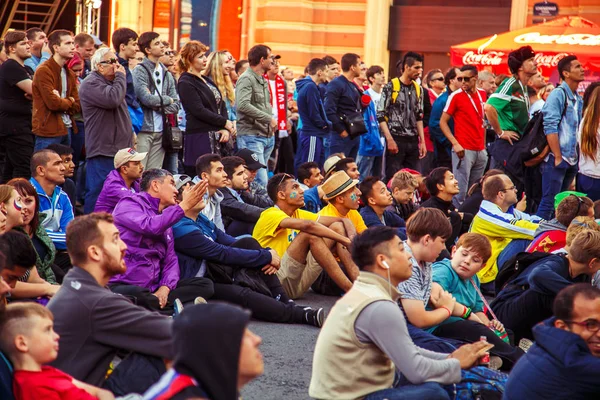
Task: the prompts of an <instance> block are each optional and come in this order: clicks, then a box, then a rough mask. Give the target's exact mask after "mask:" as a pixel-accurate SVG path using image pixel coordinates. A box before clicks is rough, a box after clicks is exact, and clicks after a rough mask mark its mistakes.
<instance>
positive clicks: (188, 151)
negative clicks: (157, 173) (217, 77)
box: [177, 40, 235, 176]
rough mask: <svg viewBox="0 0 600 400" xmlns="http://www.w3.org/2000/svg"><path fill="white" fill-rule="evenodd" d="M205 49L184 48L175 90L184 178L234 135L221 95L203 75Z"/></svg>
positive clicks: (189, 45) (191, 44)
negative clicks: (181, 117)
mask: <svg viewBox="0 0 600 400" xmlns="http://www.w3.org/2000/svg"><path fill="white" fill-rule="evenodd" d="M207 50H208V48H207V47H206V46H205V45H204V44H202V43H200V42H199V41H197V40H192V41H190V42H188V43H186V44H185V46H183V48H182V49H181V52H180V59H179V69H180V70H181V71H182V74H181V77H180V78H179V82H178V83H177V90H178V91H179V98H180V100H181V104H182V105H183V109H184V110H185V114H186V130H185V137H184V142H183V164H184V166H185V172H186V174H188V175H190V176H194V175H196V171H195V165H196V159H197V158H198V157H200V156H201V155H203V154H207V153H215V154H220V150H221V143H226V142H227V141H229V138H230V135H232V134H234V133H235V128H234V126H233V123H232V122H231V121H230V120H228V119H227V107H226V105H225V101H223V95H222V94H221V92H220V91H219V89H218V88H217V86H216V85H215V84H214V82H213V81H212V80H211V79H210V78H207V77H205V76H203V75H202V71H203V70H204V68H205V67H206V51H207Z"/></svg>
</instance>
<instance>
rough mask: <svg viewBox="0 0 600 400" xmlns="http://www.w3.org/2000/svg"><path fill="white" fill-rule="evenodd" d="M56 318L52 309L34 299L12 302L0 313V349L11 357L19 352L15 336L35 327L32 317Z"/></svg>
mask: <svg viewBox="0 0 600 400" xmlns="http://www.w3.org/2000/svg"><path fill="white" fill-rule="evenodd" d="M35 316H37V317H40V318H48V319H50V320H52V321H53V320H54V316H53V315H52V311H50V310H49V309H48V308H47V307H44V306H42V305H41V304H38V303H36V302H33V301H29V302H17V303H11V304H8V305H7V306H6V308H5V309H4V310H3V311H2V313H0V332H2V335H0V350H2V351H3V352H5V353H6V354H7V355H8V357H9V358H11V356H14V355H15V354H17V351H18V350H17V348H16V347H15V337H16V336H17V335H29V334H30V333H31V331H32V329H33V321H32V317H35Z"/></svg>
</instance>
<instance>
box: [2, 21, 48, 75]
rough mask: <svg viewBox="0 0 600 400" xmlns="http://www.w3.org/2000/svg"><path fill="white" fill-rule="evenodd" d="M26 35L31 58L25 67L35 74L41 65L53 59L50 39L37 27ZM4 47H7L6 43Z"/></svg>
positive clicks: (30, 29) (29, 30)
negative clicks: (49, 46)
mask: <svg viewBox="0 0 600 400" xmlns="http://www.w3.org/2000/svg"><path fill="white" fill-rule="evenodd" d="M26 33H27V40H28V41H29V44H30V46H31V57H29V58H28V59H27V60H25V65H26V66H27V67H29V68H31V69H32V70H33V72H35V71H36V70H37V67H38V66H39V65H40V64H42V63H43V62H44V61H46V60H48V59H49V58H50V57H51V54H50V49H49V48H48V38H47V37H46V33H45V32H44V31H43V30H41V29H40V28H37V27H35V28H29V29H27V31H26ZM4 40H5V41H6V38H5V39H4ZM4 45H5V46H6V43H5V44H4ZM7 53H8V52H7Z"/></svg>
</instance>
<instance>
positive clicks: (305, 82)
mask: <svg viewBox="0 0 600 400" xmlns="http://www.w3.org/2000/svg"><path fill="white" fill-rule="evenodd" d="M307 70H308V76H307V77H306V78H304V79H300V80H298V81H297V82H296V88H297V90H298V101H297V103H298V113H299V114H300V119H301V120H302V128H301V129H300V131H299V133H298V149H297V150H296V163H295V164H296V165H295V167H296V170H298V167H299V166H300V165H301V164H303V163H305V162H316V163H317V165H318V166H319V168H321V167H322V166H323V162H325V147H324V145H323V139H324V138H325V137H326V136H327V135H329V131H330V130H331V126H332V125H331V122H330V121H329V120H328V119H327V114H326V113H325V107H324V105H323V99H322V98H321V94H320V92H319V85H320V84H321V83H323V82H325V79H326V75H327V65H326V64H325V61H323V60H322V59H320V58H313V59H312V60H310V62H309V63H308V67H307Z"/></svg>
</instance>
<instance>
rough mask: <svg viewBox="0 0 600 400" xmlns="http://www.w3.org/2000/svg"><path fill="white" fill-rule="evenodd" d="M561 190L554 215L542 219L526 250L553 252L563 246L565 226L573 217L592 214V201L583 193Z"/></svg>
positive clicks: (565, 234) (565, 233) (564, 242)
mask: <svg viewBox="0 0 600 400" xmlns="http://www.w3.org/2000/svg"><path fill="white" fill-rule="evenodd" d="M574 193H578V192H562V193H559V194H557V195H556V199H555V203H557V204H558V205H557V206H556V207H555V208H556V217H555V218H554V219H552V220H550V221H542V222H541V223H540V226H539V227H538V228H537V229H536V231H535V236H534V238H533V241H532V242H531V244H530V245H529V247H527V252H529V253H533V252H534V251H542V252H544V253H553V252H554V251H556V250H559V249H562V248H563V247H565V244H566V239H567V227H568V226H569V225H570V224H571V222H572V221H573V219H574V218H575V217H580V216H584V217H585V216H589V217H593V216H594V203H593V202H592V200H590V199H589V198H587V197H585V196H584V195H583V193H579V194H574Z"/></svg>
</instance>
